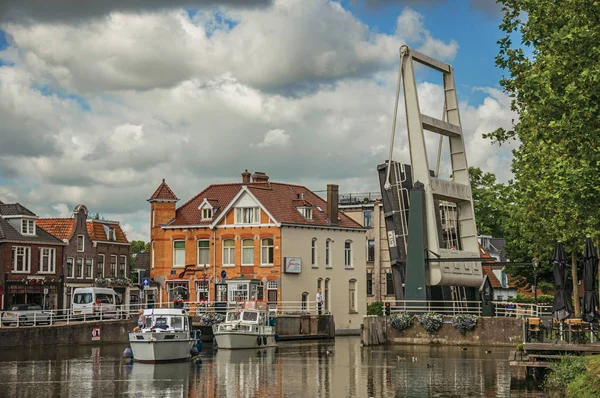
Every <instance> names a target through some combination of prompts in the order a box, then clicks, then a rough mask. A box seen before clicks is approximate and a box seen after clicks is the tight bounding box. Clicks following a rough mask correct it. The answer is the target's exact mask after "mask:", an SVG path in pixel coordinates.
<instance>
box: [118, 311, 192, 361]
mask: <svg viewBox="0 0 600 398" xmlns="http://www.w3.org/2000/svg"><path fill="white" fill-rule="evenodd" d="M143 317H144V323H143V325H142V327H141V329H139V330H137V331H134V332H131V333H129V345H130V346H131V351H132V353H133V359H134V360H135V361H138V362H147V363H157V362H173V361H182V360H186V359H189V358H191V356H192V348H193V347H194V345H195V344H196V342H197V339H196V338H195V333H192V330H191V319H190V317H189V316H188V314H187V312H186V311H185V310H183V309H176V308H157V309H146V310H144V313H143Z"/></svg>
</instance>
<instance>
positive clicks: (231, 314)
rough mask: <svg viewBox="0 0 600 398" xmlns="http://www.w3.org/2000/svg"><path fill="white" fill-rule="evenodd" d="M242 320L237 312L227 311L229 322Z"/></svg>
mask: <svg viewBox="0 0 600 398" xmlns="http://www.w3.org/2000/svg"><path fill="white" fill-rule="evenodd" d="M239 320H240V314H239V313H237V312H228V313H227V319H226V321H227V322H233V321H239Z"/></svg>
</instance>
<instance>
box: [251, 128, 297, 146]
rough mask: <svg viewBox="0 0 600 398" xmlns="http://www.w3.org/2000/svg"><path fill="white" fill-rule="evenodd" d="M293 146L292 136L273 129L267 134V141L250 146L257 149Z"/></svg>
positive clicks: (281, 130)
mask: <svg viewBox="0 0 600 398" xmlns="http://www.w3.org/2000/svg"><path fill="white" fill-rule="evenodd" d="M291 145H292V140H291V138H290V135H289V134H287V133H286V132H285V130H283V129H273V130H269V131H267V132H266V133H265V139H264V140H262V142H259V143H258V144H256V145H254V144H250V146H251V147H256V148H287V147H289V146H291Z"/></svg>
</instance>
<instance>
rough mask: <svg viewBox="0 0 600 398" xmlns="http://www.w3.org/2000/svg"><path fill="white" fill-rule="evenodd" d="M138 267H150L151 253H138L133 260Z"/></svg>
mask: <svg viewBox="0 0 600 398" xmlns="http://www.w3.org/2000/svg"><path fill="white" fill-rule="evenodd" d="M133 263H134V267H135V268H137V269H150V253H138V254H136V255H135V258H134V260H133Z"/></svg>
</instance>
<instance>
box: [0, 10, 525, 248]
mask: <svg viewBox="0 0 600 398" xmlns="http://www.w3.org/2000/svg"><path fill="white" fill-rule="evenodd" d="M7 3H8V4H7ZM86 4H87V6H86V7H82V6H81V2H79V1H76V0H31V1H28V2H4V3H2V4H0V201H3V202H5V203H12V202H19V203H21V204H23V205H25V206H27V207H28V208H30V209H31V210H32V211H34V212H35V213H36V214H38V216H40V217H68V216H70V215H71V212H72V210H73V208H74V207H75V206H76V205H77V204H80V203H82V204H85V205H87V207H88V208H89V209H90V212H91V213H93V214H96V213H99V214H100V215H101V216H103V217H104V218H107V219H113V220H118V221H120V222H121V223H122V225H123V226H124V229H125V231H126V233H127V236H128V238H129V239H130V240H131V239H143V240H148V237H149V208H150V206H149V204H148V203H147V202H146V200H147V199H148V198H149V197H150V196H151V195H152V193H153V192H154V190H155V189H156V188H157V186H158V185H159V184H160V182H161V180H162V179H163V178H165V179H166V181H167V183H168V184H169V185H170V187H171V188H172V189H173V190H174V192H175V193H176V194H177V196H178V197H179V198H180V199H181V202H180V204H183V203H184V202H185V201H186V200H187V199H189V198H190V197H191V196H193V195H195V194H196V193H198V192H200V191H201V190H202V189H204V188H205V187H206V186H207V185H209V184H211V183H224V182H237V181H241V176H240V174H241V173H242V172H243V171H244V170H245V169H248V170H249V171H251V172H254V171H263V172H265V173H267V174H268V175H269V176H270V178H271V180H274V181H281V182H289V183H295V184H303V185H306V186H307V187H308V188H310V189H313V190H316V191H319V190H324V189H325V187H326V185H327V184H331V183H333V184H338V185H339V186H340V188H339V189H340V193H342V194H343V193H351V192H355V193H356V192H375V191H378V190H379V187H378V179H377V171H376V167H377V164H380V163H383V162H384V161H385V160H386V159H387V156H388V155H387V154H388V150H389V141H390V134H391V129H392V115H393V107H394V95H395V90H396V83H397V74H398V66H399V56H398V49H399V47H400V46H401V45H402V44H408V45H409V46H411V47H412V48H415V49H417V50H419V51H421V52H423V53H426V54H427V55H429V56H432V57H434V58H437V59H439V60H442V61H444V62H447V63H450V64H451V65H452V66H453V67H454V69H455V81H456V86H457V88H458V90H457V91H458V99H459V102H460V114H461V121H462V127H463V134H464V138H465V147H466V151H467V157H468V162H469V165H471V166H477V167H480V168H482V169H483V170H484V171H488V172H492V173H495V174H496V175H497V177H498V179H499V180H500V181H507V180H508V179H510V178H511V172H510V165H511V156H512V155H511V150H512V149H514V145H516V144H510V145H502V146H501V147H499V146H497V145H492V144H491V143H490V142H489V140H486V139H484V138H483V137H482V134H485V133H489V132H491V131H494V130H496V129H497V128H499V127H504V128H510V127H511V125H512V123H513V120H515V119H516V115H515V114H514V113H513V112H511V110H510V99H509V98H508V97H507V96H506V95H505V94H504V93H503V92H502V88H501V86H500V85H499V80H500V79H501V77H502V73H503V72H502V71H501V70H499V69H498V68H496V66H495V60H494V57H495V55H496V54H497V51H498V46H497V44H496V41H497V40H498V39H499V38H500V37H501V36H502V32H501V31H499V29H498V25H499V23H500V19H501V10H500V9H499V6H497V5H496V4H495V3H494V1H493V0H452V1H450V0H447V1H445V0H404V1H403V0H342V1H329V0H221V1H216V0H212V1H211V0H144V1H143V0H105V1H90V2H87V3H86ZM416 79H417V82H418V91H419V96H420V105H421V110H422V112H423V113H426V114H429V115H432V116H436V117H438V118H439V117H440V116H441V113H442V108H443V97H442V93H443V88H442V85H441V84H442V78H441V74H438V73H436V72H433V71H427V70H426V69H425V68H422V67H419V68H417V69H416ZM400 100H401V102H400V104H401V105H400V107H399V113H398V123H397V129H396V142H395V145H394V160H399V161H404V162H409V152H408V138H407V131H406V119H405V115H404V106H403V105H402V101H403V99H402V98H400ZM426 141H427V144H428V153H429V156H428V160H429V163H430V165H431V166H432V168H434V167H435V153H436V152H437V137H436V136H434V135H433V134H430V133H428V134H427V135H426ZM444 148H445V152H444V155H443V156H442V163H441V168H440V169H441V174H444V173H445V174H449V167H450V166H449V160H448V159H449V156H448V154H447V153H446V152H447V150H448V144H447V142H445V147H444Z"/></svg>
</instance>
